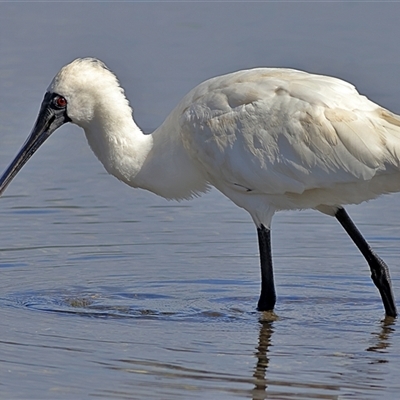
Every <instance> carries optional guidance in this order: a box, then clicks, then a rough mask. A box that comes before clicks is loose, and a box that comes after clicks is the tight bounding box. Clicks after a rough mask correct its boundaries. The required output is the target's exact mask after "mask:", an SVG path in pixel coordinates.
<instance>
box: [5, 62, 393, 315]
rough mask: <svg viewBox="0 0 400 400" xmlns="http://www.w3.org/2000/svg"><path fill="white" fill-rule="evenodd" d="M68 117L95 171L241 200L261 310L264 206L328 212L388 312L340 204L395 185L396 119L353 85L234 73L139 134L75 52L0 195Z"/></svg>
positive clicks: (122, 100)
mask: <svg viewBox="0 0 400 400" xmlns="http://www.w3.org/2000/svg"><path fill="white" fill-rule="evenodd" d="M66 122H72V123H74V124H76V125H78V126H80V127H82V128H83V129H84V131H85V135H86V138H87V141H88V143H89V145H90V147H91V148H92V150H93V152H94V153H95V155H96V156H97V157H98V159H99V160H100V161H101V163H102V164H103V165H104V167H105V169H106V170H107V171H108V172H109V173H110V174H112V175H114V176H116V177H117V178H118V179H120V180H121V181H123V182H125V183H126V184H128V185H130V186H132V187H135V188H143V189H147V190H149V191H151V192H153V193H155V194H157V195H159V196H162V197H164V198H167V199H177V200H181V199H190V198H192V197H194V196H197V195H200V194H201V193H203V192H206V191H207V190H208V188H209V187H210V186H211V185H212V186H214V187H216V188H217V189H218V190H220V191H221V192H222V193H223V194H224V195H225V196H227V197H228V198H229V199H231V200H232V201H233V202H234V203H235V204H236V205H238V206H239V207H242V208H244V209H245V210H247V211H248V212H249V213H250V215H251V217H252V219H253V221H254V223H255V225H256V227H257V232H258V241H259V249H260V259H261V295H260V299H259V301H258V309H259V310H261V311H265V310H272V309H273V308H274V306H275V302H276V295H275V286H274V279H273V269H272V258H271V242H270V228H271V220H272V217H273V215H274V214H275V212H276V211H281V210H294V209H308V208H311V209H315V210H318V211H321V212H323V213H325V214H328V215H331V216H335V217H336V218H337V219H338V221H339V222H340V223H341V225H342V226H343V227H344V229H345V230H346V231H347V233H348V234H349V235H350V237H351V238H352V239H353V241H354V243H355V244H356V245H357V247H358V248H359V249H360V251H361V252H362V254H363V255H364V257H365V259H366V260H367V262H368V264H369V266H370V269H371V277H372V279H373V281H374V283H375V285H376V286H377V288H378V290H379V292H380V294H381V297H382V301H383V305H384V308H385V312H386V315H388V316H392V317H395V316H396V314H397V312H396V306H395V302H394V297H393V293H392V288H391V281H390V276H389V270H388V267H387V266H386V264H385V263H384V262H383V261H382V260H381V259H380V258H379V257H378V256H377V255H376V254H375V253H374V252H373V251H372V250H371V248H370V247H369V245H368V244H367V242H366V241H365V239H364V238H363V236H362V235H361V234H360V232H359V231H358V230H357V228H356V227H355V225H354V224H353V222H352V221H351V219H350V218H349V216H348V215H347V213H346V211H345V210H344V208H343V205H345V204H358V203H361V202H363V201H366V200H370V199H374V198H376V197H378V196H379V195H381V194H385V193H390V192H398V191H400V117H399V116H397V115H395V114H393V113H391V112H390V111H388V110H386V109H384V108H382V107H380V106H379V105H377V104H375V103H373V102H371V101H370V100H368V99H367V98H366V97H364V96H361V95H360V94H359V93H358V92H357V91H356V89H355V88H354V87H353V86H352V85H351V84H349V83H347V82H344V81H342V80H339V79H337V78H332V77H328V76H321V75H313V74H309V73H306V72H302V71H296V70H292V69H281V68H257V69H251V70H244V71H238V72H234V73H230V74H227V75H223V76H219V77H216V78H212V79H209V80H207V81H205V82H203V83H201V84H200V85H198V86H197V87H195V88H194V89H193V90H192V91H190V92H189V93H188V94H187V95H186V96H185V97H184V98H183V100H182V101H181V102H180V103H179V104H178V106H177V107H176V108H175V109H174V110H173V111H172V112H171V114H170V115H169V116H168V117H167V119H166V120H165V121H164V123H163V124H162V125H161V126H160V127H159V128H158V129H156V130H155V131H154V132H153V133H152V134H149V135H147V134H143V133H142V131H141V130H140V129H139V127H138V126H137V125H136V123H135V121H134V120H133V118H132V109H131V108H130V106H129V103H128V100H127V99H126V97H125V94H124V91H123V89H122V88H121V86H120V85H119V82H118V80H117V78H116V76H115V75H114V74H113V73H112V72H111V71H110V70H109V69H108V68H107V67H106V66H105V65H104V64H103V63H102V62H101V61H99V60H97V59H93V58H84V59H77V60H75V61H73V62H71V63H70V64H68V65H66V66H64V67H63V68H62V69H61V70H60V71H59V73H58V74H57V75H56V76H55V78H54V79H53V81H52V82H51V84H50V86H49V87H48V90H47V93H46V94H45V96H44V100H43V102H42V105H41V109H40V112H39V116H38V118H37V121H36V123H35V125H34V128H33V130H32V132H31V134H30V136H29V137H28V139H27V141H26V142H25V144H24V145H23V147H22V148H21V150H20V151H19V153H18V154H17V156H16V157H15V159H14V160H13V162H12V163H11V164H10V166H9V167H8V169H7V170H6V172H5V173H4V175H3V176H2V177H1V178H0V194H1V193H2V192H3V191H4V190H5V188H6V187H7V185H8V184H9V183H10V181H11V180H12V179H13V177H14V176H15V175H16V174H17V173H18V171H19V170H20V169H21V168H22V166H23V165H24V164H25V163H26V162H27V160H28V159H29V158H30V157H31V156H32V155H33V153H34V152H35V151H36V150H37V149H38V148H39V147H40V145H41V144H42V143H43V142H44V141H45V140H46V139H47V138H48V137H49V136H50V135H51V134H52V133H53V132H54V131H55V130H56V129H57V128H59V127H60V126H61V125H63V124H64V123H66Z"/></svg>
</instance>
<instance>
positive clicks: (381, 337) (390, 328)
mask: <svg viewBox="0 0 400 400" xmlns="http://www.w3.org/2000/svg"><path fill="white" fill-rule="evenodd" d="M394 332H395V319H394V318H392V317H386V318H385V319H384V320H383V321H382V322H381V329H380V330H379V331H378V332H373V333H372V335H373V336H374V344H373V345H372V346H369V347H368V348H367V351H372V352H375V353H385V352H386V349H388V348H389V347H390V346H391V340H390V338H391V336H392V335H393V333H394ZM378 362H387V360H380V361H378Z"/></svg>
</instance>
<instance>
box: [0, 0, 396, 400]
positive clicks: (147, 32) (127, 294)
mask: <svg viewBox="0 0 400 400" xmlns="http://www.w3.org/2000/svg"><path fill="white" fill-rule="evenodd" d="M399 7H400V6H399V5H397V4H391V5H388V4H385V5H383V4H379V5H378V4H376V5H373V4H372V5H371V4H369V5H366V4H363V5H360V4H350V5H349V4H345V3H340V4H332V3H330V4H325V5H316V4H304V3H302V4H299V5H296V4H293V3H287V4H252V5H251V6H249V5H243V4H242V5H241V4H234V3H228V4H226V3H220V4H217V5H212V4H206V3H192V4H189V3H187V4H180V3H170V4H161V3H158V4H143V3H130V4H123V3H118V4H116V3H114V4H112V5H111V4H109V3H97V4H90V3H79V4H66V3H36V4H27V3H23V4H22V3H21V4H11V3H7V4H6V3H2V4H1V5H0V137H1V146H0V169H3V168H5V167H6V166H7V163H8V162H10V161H11V159H12V157H13V156H14V155H15V153H16V151H17V149H18V148H19V146H20V145H21V144H22V142H23V141H24V140H25V137H26V136H27V134H28V133H29V130H30V128H31V126H32V124H33V122H34V119H35V117H36V112H37V109H38V107H39V105H40V101H41V98H42V96H43V93H44V91H45V89H46V86H47V85H48V83H49V81H50V79H51V78H52V76H53V75H54V74H55V73H56V72H57V70H58V69H59V67H60V66H61V65H63V64H65V63H66V62H68V61H70V60H71V59H73V58H74V57H77V56H84V55H94V56H97V57H100V58H102V59H104V60H105V61H106V62H107V63H108V64H111V65H110V66H111V67H112V68H113V69H114V70H115V71H116V73H117V74H118V76H119V77H120V79H121V81H122V83H123V85H124V86H125V87H126V90H127V94H128V96H129V98H130V100H131V102H132V104H133V106H134V107H135V116H136V117H137V118H138V121H139V123H140V125H141V126H143V128H144V129H145V130H146V131H150V130H152V129H154V127H156V126H157V125H158V124H159V123H160V122H162V120H163V118H164V117H165V115H166V114H167V113H168V112H169V110H171V109H172V107H173V106H174V105H175V103H176V102H177V101H178V100H179V98H181V97H182V96H183V95H184V94H185V93H186V92H187V91H188V90H189V89H190V88H191V87H193V86H194V85H195V84H196V83H198V82H200V81H201V80H203V79H205V78H207V77H210V76H212V75H216V74H219V73H224V72H228V71H231V70H234V69H238V68H245V67H250V66H258V65H285V66H293V67H298V68H304V69H308V70H311V71H315V72H324V73H328V74H334V75H338V76H341V77H343V78H346V79H348V80H351V81H352V82H353V83H356V84H357V85H358V86H359V87H360V89H362V91H363V92H365V93H368V95H369V96H370V97H372V98H373V99H374V100H375V101H377V102H379V103H381V104H383V105H385V106H387V107H389V108H391V109H392V110H395V108H396V106H397V108H398V104H400V99H399V97H398V93H397V92H398V91H397V87H398V84H397V83H399V78H398V70H399V68H398V64H399V62H398V60H397V58H396V57H397V56H395V55H396V54H397V53H398V52H395V51H394V49H395V48H397V46H398V45H397V43H398V42H397V38H398V37H399V33H400V32H399V30H400V28H399V26H398V23H397V15H398V11H399ZM216 38H218V40H216ZM125 82H126V84H125ZM399 199H400V197H399V196H398V195H394V196H391V197H385V198H382V199H379V200H377V201H374V202H370V203H368V204H363V205H361V206H357V207H349V208H348V211H349V213H350V215H351V216H352V217H353V218H354V220H355V222H356V224H357V225H358V226H359V228H360V229H361V231H362V232H363V233H364V234H365V236H366V238H367V239H368V240H369V242H370V243H371V245H372V246H373V247H374V249H375V250H376V251H377V252H378V253H379V254H380V255H381V256H382V257H383V258H384V259H385V260H386V262H387V263H388V265H389V266H390V268H391V274H392V278H393V286H394V292H395V295H397V297H398V298H399V297H400V295H399V293H400V265H399V262H398V254H399V241H400V231H399V228H398V215H397V214H398V213H397V210H398V202H399ZM0 218H1V234H0V238H1V241H0V274H1V279H0V314H1V316H2V323H1V326H0V359H1V363H0V397H1V398H4V399H26V398H29V399H54V398H57V399H77V398H79V399H83V398H89V397H91V398H93V397H98V398H112V399H132V398H135V399H143V398H162V399H179V398H182V399H187V398H193V399H206V398H207V399H210V398H212V399H225V398H226V399H231V398H253V399H264V398H271V399H302V398H304V399H312V398H318V399H338V398H340V399H350V398H351V399H354V398H355V399H376V398H385V399H396V398H398V392H399V390H400V384H399V383H398V371H399V368H400V337H399V330H398V322H397V321H393V320H390V319H387V320H383V308H382V305H381V302H380V298H379V295H378V293H377V291H376V289H375V287H374V286H373V284H372V282H371V281H370V278H369V271H368V267H367V266H366V264H365V261H364V260H363V259H362V257H361V256H360V255H359V253H358V252H357V250H356V249H355V247H354V245H353V244H352V242H351V241H350V239H349V238H348V237H347V236H346V235H345V233H344V232H343V230H342V228H341V227H340V226H339V224H337V223H336V221H335V220H334V219H332V218H329V217H327V216H323V215H321V214H318V213H316V212H312V211H304V212H289V213H282V214H279V215H277V216H276V217H275V219H274V224H273V237H272V240H273V255H274V261H275V272H276V285H277V291H278V304H277V308H276V314H274V315H272V314H268V313H259V312H257V311H256V310H255V306H256V302H257V298H258V294H259V285H260V283H259V266H258V249H257V239H256V231H255V228H254V226H253V224H252V223H251V221H250V217H249V216H248V215H247V214H246V213H245V212H244V211H242V210H240V209H238V208H237V207H235V206H234V205H232V204H231V203H230V202H229V201H228V200H226V199H225V198H224V197H223V196H222V195H220V194H219V193H217V192H216V191H211V193H209V194H207V195H205V196H203V197H202V198H200V199H195V200H193V201H191V202H182V203H174V202H167V201H165V200H163V199H160V198H157V197H156V196H153V195H151V194H149V193H146V192H143V191H139V190H133V189H131V188H129V187H126V186H124V185H123V184H121V183H119V182H118V181H117V180H115V179H113V178H112V177H109V176H108V175H107V174H106V173H105V172H104V171H103V170H102V167H101V165H100V164H99V163H98V162H97V160H96V159H95V157H93V155H92V154H91V152H90V149H89V148H88V146H87V145H86V143H85V140H84V137H83V134H82V133H81V132H80V131H79V130H78V129H77V128H75V127H72V126H67V127H64V128H62V130H60V131H59V132H58V133H56V134H55V135H54V137H52V138H51V140H49V141H48V142H46V144H45V145H44V147H43V148H42V149H40V151H39V152H38V154H37V155H35V157H33V159H32V160H31V161H29V164H28V165H27V166H26V167H25V168H24V170H23V171H21V173H20V174H19V175H18V177H17V178H16V179H15V181H13V183H12V184H11V185H10V187H9V188H8V190H7V192H6V193H5V195H4V196H3V197H2V199H1V201H0Z"/></svg>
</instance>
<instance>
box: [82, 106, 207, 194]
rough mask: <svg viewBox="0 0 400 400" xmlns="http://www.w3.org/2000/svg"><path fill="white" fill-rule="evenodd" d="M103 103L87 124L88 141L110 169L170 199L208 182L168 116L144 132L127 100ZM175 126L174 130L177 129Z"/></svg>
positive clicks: (203, 188) (196, 191) (198, 190)
mask: <svg viewBox="0 0 400 400" xmlns="http://www.w3.org/2000/svg"><path fill="white" fill-rule="evenodd" d="M125 107H126V109H123V107H122V105H121V104H120V105H119V106H117V105H116V106H115V107H114V109H113V107H110V104H108V105H107V107H104V109H103V110H101V112H98V113H97V118H95V119H94V121H95V122H92V123H91V124H90V125H88V126H86V127H84V129H85V134H86V137H87V140H88V143H89V145H90V147H91V149H92V150H93V152H94V153H95V155H96V156H97V158H98V159H99V160H100V161H101V163H102V164H103V165H104V167H105V169H106V170H107V172H109V173H110V174H112V175H114V176H115V177H117V178H118V179H120V180H121V181H123V182H125V183H127V184H128V185H130V186H133V187H139V188H143V189H146V190H149V191H151V192H153V193H155V194H157V195H159V196H162V197H165V198H168V199H184V198H191V197H192V196H194V195H197V194H199V193H201V192H204V191H206V190H207V182H206V179H205V177H204V176H202V175H201V174H200V173H199V171H198V168H197V167H196V165H195V161H194V160H192V159H191V158H190V156H189V155H188V154H187V152H186V151H185V149H184V147H183V144H182V142H181V139H180V135H179V132H177V131H176V129H177V127H176V126H175V128H173V126H174V121H172V120H171V118H169V119H168V120H167V121H166V122H165V123H164V124H163V125H162V126H161V127H160V128H158V129H157V130H156V131H155V132H154V133H153V134H150V135H147V134H143V132H142V131H141V130H140V128H139V127H138V126H137V125H136V123H135V121H134V120H133V118H132V111H131V109H130V107H129V106H128V105H127V104H126V105H125ZM174 129H175V130H174Z"/></svg>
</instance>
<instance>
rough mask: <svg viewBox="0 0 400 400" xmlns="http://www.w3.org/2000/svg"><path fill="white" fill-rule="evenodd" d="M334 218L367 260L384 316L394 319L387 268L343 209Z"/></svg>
mask: <svg viewBox="0 0 400 400" xmlns="http://www.w3.org/2000/svg"><path fill="white" fill-rule="evenodd" d="M335 217H336V218H337V220H338V221H339V222H340V224H341V225H342V226H343V228H344V229H345V230H346V232H347V233H348V234H349V236H350V237H351V238H352V239H353V242H354V243H355V245H356V246H357V247H358V248H359V250H360V251H361V253H362V254H363V256H364V257H365V259H366V260H367V262H368V264H369V268H370V270H371V278H372V280H373V282H374V283H375V286H376V287H377V288H378V290H379V293H380V294H381V297H382V302H383V306H384V307H385V311H386V315H388V316H390V317H396V315H397V311H396V305H395V303H394V296H393V292H392V284H391V281H390V275H389V268H388V266H387V265H386V264H385V262H384V261H383V260H382V259H381V258H380V257H378V256H377V255H376V254H375V253H374V252H373V250H372V249H371V247H370V246H369V244H368V243H367V242H366V241H365V239H364V238H363V236H362V235H361V233H360V231H359V230H358V229H357V227H356V226H355V225H354V223H353V221H352V220H351V219H350V217H349V215H348V214H347V212H346V210H345V209H344V208H339V209H338V210H337V212H336V214H335Z"/></svg>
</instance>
